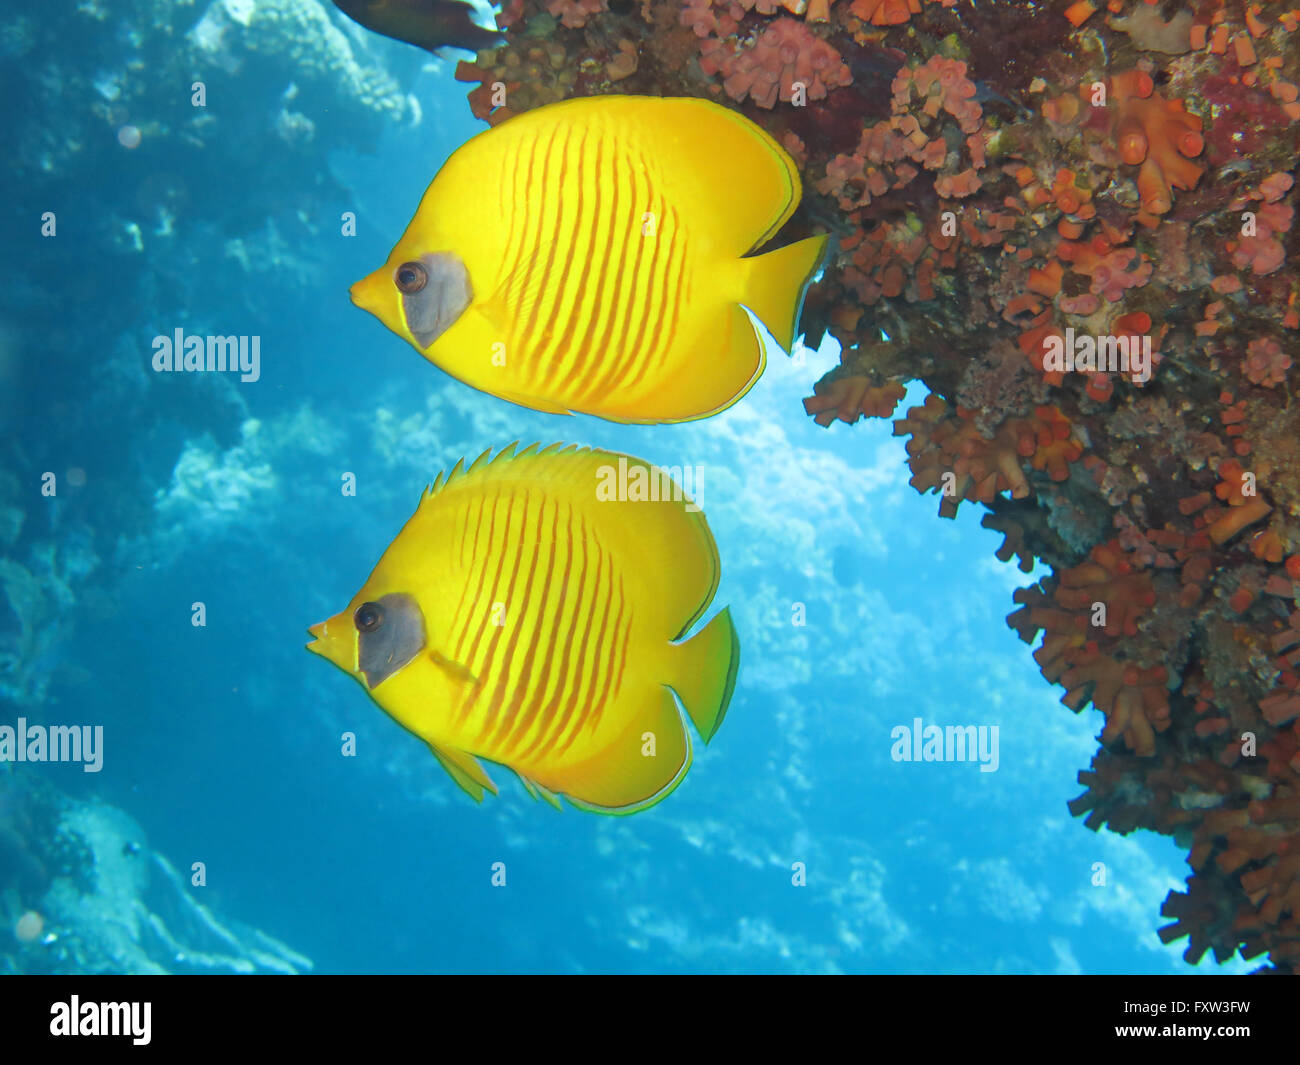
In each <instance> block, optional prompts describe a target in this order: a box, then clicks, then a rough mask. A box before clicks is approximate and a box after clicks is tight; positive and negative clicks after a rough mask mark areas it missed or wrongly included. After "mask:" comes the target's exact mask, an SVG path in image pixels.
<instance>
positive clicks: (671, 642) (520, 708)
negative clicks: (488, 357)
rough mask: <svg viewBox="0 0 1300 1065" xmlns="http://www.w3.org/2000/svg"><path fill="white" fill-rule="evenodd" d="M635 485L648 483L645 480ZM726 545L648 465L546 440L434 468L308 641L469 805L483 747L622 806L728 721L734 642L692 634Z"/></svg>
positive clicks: (486, 753)
mask: <svg viewBox="0 0 1300 1065" xmlns="http://www.w3.org/2000/svg"><path fill="white" fill-rule="evenodd" d="M637 485H640V488H641V491H637V489H636V486H637ZM717 586H718V553H717V548H716V547H715V545H714V542H713V536H712V534H711V533H710V532H709V527H708V525H707V524H706V522H705V520H704V515H703V514H702V513H701V512H700V511H699V509H698V507H697V506H696V505H695V504H694V503H692V501H691V500H690V498H689V497H687V496H685V495H684V493H682V491H681V490H680V487H679V486H678V485H677V482H676V481H675V480H673V479H672V478H671V477H670V476H669V475H668V473H667V472H666V471H662V470H660V469H658V468H656V467H652V466H650V465H648V464H647V463H645V462H643V461H641V460H640V459H634V458H630V457H628V456H625V455H618V454H614V453H611V452H607V451H596V450H590V449H588V448H575V447H572V446H570V447H563V446H562V445H560V444H553V445H551V446H550V447H548V448H545V449H543V450H538V449H537V446H536V445H533V446H532V447H529V448H526V449H525V450H523V451H518V452H516V451H515V449H514V447H513V445H512V446H511V447H510V448H507V449H506V450H504V451H502V452H501V453H499V454H498V455H497V456H496V457H495V458H493V459H491V460H490V461H489V459H488V453H487V452H484V453H483V455H481V456H480V457H479V458H478V459H477V460H476V461H475V462H474V463H473V465H471V466H470V467H469V469H464V466H463V463H457V465H456V467H455V469H453V470H452V472H451V473H450V474H449V475H448V476H446V477H445V478H444V477H443V476H442V475H441V474H440V475H439V476H438V479H437V480H436V481H435V482H434V484H433V486H432V487H431V488H430V489H429V490H428V491H427V492H426V493H425V495H424V496H423V498H422V499H421V501H420V505H419V507H418V508H417V510H416V512H415V515H414V516H413V517H412V518H411V519H410V520H409V521H408V522H407V523H406V526H405V527H404V528H403V529H402V531H401V532H400V533H399V534H398V536H397V538H396V539H395V540H394V541H393V542H392V543H391V544H390V545H389V547H388V549H387V550H386V551H385V552H384V555H383V557H382V558H381V559H380V560H379V564H378V565H377V566H375V569H374V572H372V573H371V574H370V577H369V579H368V580H367V581H366V583H365V585H364V586H363V587H362V588H361V590H360V591H359V592H357V594H356V595H355V596H354V597H353V598H352V602H350V603H349V604H348V606H347V609H346V610H344V611H343V612H342V613H340V614H337V615H335V616H334V617H332V618H330V619H329V620H328V621H325V622H322V623H321V624H319V625H315V626H313V627H312V628H311V630H310V631H311V633H312V635H313V636H314V637H315V638H316V639H315V641H314V642H313V643H310V644H308V645H307V647H308V650H311V651H314V652H316V653H317V654H319V655H323V656H324V657H326V658H328V659H329V660H330V661H331V662H333V663H334V664H335V665H337V666H338V667H339V668H340V669H342V670H344V671H345V672H347V673H350V674H351V675H352V676H354V677H355V678H356V679H357V681H359V682H360V684H361V686H362V687H363V688H365V689H366V691H367V692H369V694H370V697H371V698H372V699H374V700H375V702H377V703H378V704H379V705H380V707H382V708H383V709H384V710H385V711H386V712H387V713H388V714H389V715H390V716H392V717H393V718H394V719H395V720H396V721H397V722H398V723H400V724H401V725H403V726H404V727H405V728H407V729H409V730H410V731H411V732H413V733H415V734H416V735H417V736H419V737H420V738H421V739H423V740H424V741H425V742H426V743H428V744H429V746H430V747H431V748H432V749H433V753H434V754H435V755H436V756H437V757H438V760H439V761H440V762H441V763H442V765H443V767H444V768H445V769H446V770H447V772H448V773H449V774H451V776H452V778H453V779H454V780H455V781H456V783H457V784H459V785H460V786H461V787H462V788H464V789H465V790H466V791H467V792H469V794H470V795H472V796H473V797H474V798H475V799H481V798H482V796H483V791H484V789H489V790H491V791H493V792H495V791H496V788H495V787H494V786H493V784H492V781H491V780H490V779H489V778H488V776H487V774H486V773H485V772H484V770H483V767H482V766H481V765H480V764H479V761H478V759H479V758H484V759H487V760H490V761H493V762H498V763H501V764H502V765H505V766H507V767H509V768H510V769H513V770H514V771H515V772H516V773H517V774H518V775H519V776H520V778H521V779H522V780H523V782H524V785H525V787H527V788H528V790H529V791H530V792H531V793H532V794H533V796H534V797H537V796H539V795H540V796H544V797H546V798H547V799H548V800H549V801H551V802H552V803H554V804H555V805H557V806H558V805H559V803H558V801H557V800H556V799H555V796H556V795H564V796H566V797H567V798H568V799H569V800H570V801H571V802H573V803H574V804H575V805H578V806H581V807H584V808H586V809H592V810H599V811H603V812H610V813H629V812H632V811H634V810H639V809H643V808H644V807H646V806H649V805H651V804H652V803H655V802H657V801H658V800H659V799H661V798H663V797H664V796H665V795H667V794H668V793H669V792H670V791H672V790H673V788H675V787H676V786H677V784H678V783H679V782H680V781H681V779H682V777H683V776H684V775H685V774H686V771H687V769H688V768H689V767H690V763H691V741H690V735H689V733H688V731H687V729H686V727H685V724H684V720H683V717H682V713H681V709H680V708H679V701H680V704H681V707H684V708H685V711H686V713H687V714H688V715H689V716H690V718H691V720H692V721H693V722H694V724H695V727H696V728H697V729H698V730H699V732H700V735H701V736H702V737H703V738H704V740H705V742H708V740H710V739H711V738H712V737H713V735H714V733H715V732H716V731H717V729H718V726H719V725H720V724H721V723H722V718H723V715H724V714H725V713H726V710H727V704H728V703H729V701H730V699H731V694H732V689H733V687H734V685H735V679H736V669H737V665H738V662H739V644H738V642H737V639H736V631H735V627H734V625H733V624H732V621H731V616H730V613H729V612H728V611H727V610H726V609H724V610H722V611H721V612H720V613H718V614H717V615H716V616H715V617H714V618H713V619H712V620H711V621H710V622H709V623H708V624H707V625H705V626H704V627H703V628H702V629H701V630H700V631H699V632H697V633H695V634H694V635H692V636H690V637H689V638H687V639H682V637H683V636H685V634H686V633H687V632H688V631H689V630H690V628H691V626H692V625H694V623H695V622H696V621H697V620H698V619H699V618H700V617H701V615H703V613H704V611H705V609H706V608H707V607H708V605H709V603H710V602H711V601H712V599H713V596H714V593H715V591H716V590H717Z"/></svg>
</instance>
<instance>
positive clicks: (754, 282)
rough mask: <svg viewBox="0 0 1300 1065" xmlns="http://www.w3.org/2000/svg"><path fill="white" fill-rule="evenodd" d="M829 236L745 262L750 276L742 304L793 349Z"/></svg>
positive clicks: (777, 340)
mask: <svg viewBox="0 0 1300 1065" xmlns="http://www.w3.org/2000/svg"><path fill="white" fill-rule="evenodd" d="M826 241H827V237H826V236H825V235H822V236H820V237H809V238H808V239H806V240H801V241H799V242H798V243H797V244H791V245H789V246H788V247H785V248H778V249H777V250H776V251H769V252H767V253H766V254H765V255H759V256H757V257H756V258H753V259H742V260H741V263H742V264H743V265H744V266H745V267H746V268H747V276H746V278H745V282H744V288H743V289H742V293H743V295H742V296H741V302H742V303H743V304H744V305H745V306H746V307H748V308H749V309H750V310H751V311H753V312H754V314H755V315H757V316H758V320H759V321H760V322H762V323H763V324H764V325H765V326H767V328H768V329H770V330H771V331H772V335H773V336H774V337H776V342H777V343H778V344H780V345H781V347H783V348H785V350H786V351H789V350H790V345H791V344H792V343H794V330H795V325H796V324H797V322H798V318H799V308H800V307H801V306H802V305H803V294H804V290H805V289H806V288H807V287H808V282H809V281H811V280H812V277H813V275H814V274H815V273H816V272H817V268H818V267H819V266H820V265H821V261H822V256H823V255H824V254H825V252H826Z"/></svg>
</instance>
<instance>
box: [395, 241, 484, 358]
mask: <svg viewBox="0 0 1300 1065" xmlns="http://www.w3.org/2000/svg"><path fill="white" fill-rule="evenodd" d="M419 264H420V265H421V266H423V267H424V271H425V274H426V275H427V280H426V281H425V284H424V285H423V286H422V287H421V288H420V289H419V291H417V292H403V293H402V312H403V313H404V314H405V315H406V326H407V328H408V329H410V330H411V336H413V337H415V340H416V343H417V344H419V345H420V347H422V348H427V347H428V346H429V345H430V344H432V343H433V342H434V341H435V340H437V339H438V338H439V337H440V336H442V334H443V333H445V332H446V331H447V330H448V329H450V328H451V327H452V325H453V324H454V323H455V321H456V319H457V318H459V317H460V316H461V315H462V314H464V313H465V308H466V307H468V306H469V305H470V303H471V302H472V301H473V299H474V291H473V289H472V288H471V287H470V283H469V271H468V270H466V269H465V264H464V263H463V262H461V260H460V257H459V256H457V255H453V254H452V253H451V252H449V251H438V252H430V253H429V254H428V255H422V256H420V259H419ZM399 290H400V287H399Z"/></svg>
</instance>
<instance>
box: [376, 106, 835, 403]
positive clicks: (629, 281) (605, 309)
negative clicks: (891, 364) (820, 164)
mask: <svg viewBox="0 0 1300 1065" xmlns="http://www.w3.org/2000/svg"><path fill="white" fill-rule="evenodd" d="M801 194H802V189H801V185H800V181H799V174H798V171H797V169H796V167H795V164H794V161H793V160H792V159H791V158H790V156H789V155H788V154H787V153H786V152H785V151H784V150H783V149H782V148H781V146H780V145H779V144H777V142H776V141H775V140H773V139H772V138H771V137H770V136H769V135H768V134H767V133H766V132H765V131H764V130H762V129H761V128H759V127H758V126H757V125H755V124H754V123H753V122H751V121H749V119H747V118H745V117H744V116H743V115H740V114H738V113H736V112H735V111H732V110H730V109H728V108H725V107H722V106H720V105H718V104H715V103H712V102H711V101H708V100H699V99H694V98H681V99H674V98H662V97H642V96H596V97H587V98H582V99H575V100H566V101H563V102H561V103H556V104H550V105H548V106H545V107H541V108H538V109H536V110H533V111H528V112H525V113H523V114H521V115H518V116H515V117H513V118H511V119H509V120H508V121H506V122H504V123H502V124H501V125H500V126H497V127H496V128H494V129H491V130H488V131H487V132H484V133H481V134H479V135H478V136H476V137H474V138H473V139H472V140H470V141H469V142H468V143H466V144H465V145H464V146H463V147H461V148H460V149H459V150H458V151H456V152H455V153H454V154H453V155H452V156H451V158H450V159H448V160H447V163H446V164H445V165H444V166H443V168H442V169H441V170H440V171H439V172H438V174H437V176H436V177H435V178H434V179H433V182H432V183H431V184H430V185H429V187H428V189H427V190H426V192H425V194H424V198H423V199H422V200H421V201H420V207H419V209H418V210H417V211H416V213H415V217H414V218H413V219H412V220H411V223H410V225H409V226H408V227H407V229H406V232H405V234H403V236H402V239H401V240H400V241H398V243H397V246H396V247H395V248H394V249H393V251H392V253H391V254H390V255H389V257H388V262H387V263H385V265H384V266H382V267H381V268H380V269H378V270H376V271H375V272H374V273H373V274H371V275H370V276H369V277H366V278H364V279H363V280H361V281H358V282H357V283H356V284H355V285H353V286H352V290H351V291H352V300H353V302H354V303H356V304H357V305H358V306H359V307H362V308H364V309H365V310H368V311H370V312H371V313H372V314H374V315H375V316H376V317H377V318H379V320H380V321H382V322H383V323H384V324H385V325H386V326H388V328H389V329H391V330H392V331H393V332H394V333H396V334H397V335H398V336H400V337H403V338H404V339H406V340H407V341H409V342H410V343H411V344H413V345H414V346H415V348H416V350H418V351H419V352H420V353H421V354H422V355H424V356H425V357H426V358H427V359H429V360H430V361H431V362H433V363H434V364H435V365H437V366H440V367H441V368H442V369H444V370H446V371H447V372H448V373H450V374H452V375H453V376H454V377H456V378H458V379H460V380H461V381H464V382H465V383H467V384H469V385H472V386H473V387H475V388H478V389H481V390H482V391H484V392H488V393H490V394H492V395H494V396H498V397H500V398H502V399H506V400H509V401H511V402H513V403H518V404H520V405H522V406H525V407H531V408H532V409H534V410H541V411H549V412H552V413H569V412H572V411H580V412H583V413H586V414H594V415H598V416H599V417H602V418H607V419H610V420H611V421H619V422H645V423H650V422H679V421H688V420H691V419H694V418H703V417H706V416H708V415H710V414H714V413H716V412H717V411H719V410H722V409H724V408H726V407H729V406H730V405H731V404H732V403H734V402H735V401H736V400H737V399H739V398H740V397H741V396H742V395H744V394H745V392H747V391H748V390H749V388H750V386H751V385H753V383H754V382H755V381H756V380H757V379H758V377H759V376H760V375H761V374H762V372H763V366H764V354H763V343H762V340H761V338H760V336H759V335H758V333H756V331H755V329H754V327H753V325H752V323H751V322H750V320H749V318H748V316H747V315H746V314H745V312H744V310H742V309H741V308H742V305H744V306H745V307H748V308H749V309H750V310H752V311H753V312H754V314H755V315H756V316H757V317H758V319H759V320H760V321H762V322H763V324H764V325H766V326H767V328H768V329H769V330H771V332H772V335H773V336H774V337H775V338H776V340H777V342H778V343H779V344H780V345H781V346H782V347H783V348H786V349H789V347H790V344H791V342H792V341H793V338H794V335H795V327H796V319H797V317H798V311H799V305H800V302H801V300H802V297H803V292H804V289H805V288H806V287H807V284H808V282H809V280H810V279H811V277H812V276H813V274H814V273H815V271H816V269H817V266H818V264H819V262H820V261H821V258H822V255H823V252H824V249H825V245H826V237H825V236H818V237H811V238H808V239H806V240H803V241H800V242H798V243H796V244H792V245H789V246H788V247H785V248H781V249H779V250H777V251H772V252H768V253H766V254H763V255H758V256H754V257H748V258H747V257H746V256H748V255H749V253H750V252H752V251H754V250H755V249H756V248H759V247H761V246H762V245H763V244H764V243H766V242H767V241H768V240H769V239H770V238H771V237H772V236H773V235H774V234H775V233H776V232H777V230H778V229H780V228H781V226H782V225H783V224H784V223H785V222H786V220H787V219H788V218H789V217H790V215H791V214H792V213H793V212H794V210H795V208H796V207H797V206H798V204H799V199H800V196H801Z"/></svg>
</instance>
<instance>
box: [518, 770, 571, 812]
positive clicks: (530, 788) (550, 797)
mask: <svg viewBox="0 0 1300 1065" xmlns="http://www.w3.org/2000/svg"><path fill="white" fill-rule="evenodd" d="M517 775H518V777H519V780H520V782H521V783H522V784H523V785H524V790H525V791H527V792H528V794H529V795H531V796H532V797H533V798H534V799H545V800H546V801H547V802H548V803H550V804H551V805H552V806H554V807H555V808H556V809H557V810H563V809H564V807H563V806H561V805H560V800H559V798H557V797H556V794H555V792H553V791H551V790H550V789H549V788H546V787H543V786H542V785H541V784H539V783H537V781H535V780H529V779H528V777H526V776H524V775H523V773H517Z"/></svg>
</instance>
